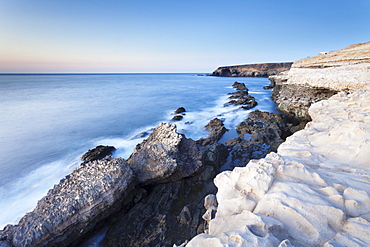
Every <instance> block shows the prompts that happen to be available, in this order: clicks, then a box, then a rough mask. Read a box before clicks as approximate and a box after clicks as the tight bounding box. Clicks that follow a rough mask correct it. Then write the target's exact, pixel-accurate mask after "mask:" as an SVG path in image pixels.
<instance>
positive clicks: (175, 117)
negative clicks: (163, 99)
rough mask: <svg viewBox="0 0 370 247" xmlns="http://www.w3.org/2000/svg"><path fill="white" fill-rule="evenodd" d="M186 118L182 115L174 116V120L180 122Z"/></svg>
mask: <svg viewBox="0 0 370 247" xmlns="http://www.w3.org/2000/svg"><path fill="white" fill-rule="evenodd" d="M183 118H184V117H183V116H181V115H176V116H174V117H173V118H172V120H174V121H180V120H181V119H183Z"/></svg>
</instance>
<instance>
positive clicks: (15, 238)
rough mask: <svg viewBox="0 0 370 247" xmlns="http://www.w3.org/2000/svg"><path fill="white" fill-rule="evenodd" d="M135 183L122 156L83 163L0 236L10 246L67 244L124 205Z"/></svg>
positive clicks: (0, 233)
mask: <svg viewBox="0 0 370 247" xmlns="http://www.w3.org/2000/svg"><path fill="white" fill-rule="evenodd" d="M134 186H135V181H134V174H133V172H132V170H131V169H130V167H129V166H128V164H127V162H126V161H125V160H123V159H115V158H113V157H110V156H108V157H107V158H105V159H102V160H96V161H92V162H88V163H84V164H82V165H81V166H80V167H79V168H77V169H76V170H74V171H73V172H72V173H71V174H70V175H68V176H67V177H66V178H65V179H63V180H61V181H60V183H59V184H58V185H55V186H54V188H53V189H51V190H49V192H48V193H47V195H46V196H45V197H43V198H42V199H41V200H40V201H39V202H38V203H37V206H36V208H35V209H34V210H33V211H32V212H30V213H27V214H26V215H25V216H24V217H23V218H22V219H21V220H20V221H19V223H18V225H15V226H12V227H9V228H7V229H5V231H3V232H1V231H0V236H1V237H0V238H1V240H2V239H4V235H6V241H7V242H8V243H11V245H12V246H68V245H70V244H72V243H73V242H74V241H76V240H77V239H78V238H79V237H80V236H81V235H83V234H85V233H86V232H88V231H90V230H91V229H92V228H93V227H94V226H95V225H96V224H97V223H98V222H99V221H100V220H102V219H104V218H106V217H107V216H108V215H110V214H111V213H113V212H116V211H118V210H119V209H120V208H121V207H123V205H124V204H125V203H127V202H128V201H129V200H127V201H123V198H128V194H129V192H130V191H131V190H132V188H133V187H134ZM0 243H1V241H0Z"/></svg>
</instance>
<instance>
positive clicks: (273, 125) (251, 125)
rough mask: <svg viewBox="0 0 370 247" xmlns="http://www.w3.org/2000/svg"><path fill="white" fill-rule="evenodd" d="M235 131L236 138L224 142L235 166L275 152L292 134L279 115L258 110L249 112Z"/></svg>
mask: <svg viewBox="0 0 370 247" xmlns="http://www.w3.org/2000/svg"><path fill="white" fill-rule="evenodd" d="M236 131H237V133H238V137H237V138H234V139H232V140H229V141H227V142H226V146H227V147H228V148H229V149H230V150H231V155H232V160H233V162H234V165H235V166H239V165H243V164H245V163H246V162H248V161H249V160H251V159H258V158H263V157H264V156H265V155H266V154H267V153H269V152H272V151H276V150H277V148H278V146H279V145H280V144H281V143H282V142H283V141H284V140H285V138H286V137H287V136H289V135H291V134H292V133H291V132H290V130H289V128H288V125H287V123H286V120H285V119H284V117H283V116H282V115H281V114H274V113H270V112H261V111H259V110H256V111H253V112H251V113H250V114H249V117H248V118H247V119H246V120H244V121H243V122H241V123H240V124H239V125H238V126H237V128H236Z"/></svg>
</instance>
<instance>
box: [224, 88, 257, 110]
mask: <svg viewBox="0 0 370 247" xmlns="http://www.w3.org/2000/svg"><path fill="white" fill-rule="evenodd" d="M233 88H235V89H236V91H235V92H232V93H229V95H230V96H229V99H230V101H229V102H228V103H227V104H225V106H228V105H240V108H242V109H245V110H249V109H251V108H253V107H255V106H256V105H257V101H256V99H255V98H254V97H253V96H251V95H249V93H248V88H247V87H246V86H245V84H244V83H240V82H237V81H236V82H234V84H233Z"/></svg>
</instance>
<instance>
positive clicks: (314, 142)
mask: <svg viewBox="0 0 370 247" xmlns="http://www.w3.org/2000/svg"><path fill="white" fill-rule="evenodd" d="M369 65H370V42H368V43H364V44H356V45H351V46H349V47H346V48H344V49H342V50H340V51H333V52H328V53H324V54H319V56H317V57H313V58H308V59H304V60H301V61H297V62H295V63H294V64H293V66H292V69H291V70H290V71H289V72H287V73H285V74H283V75H277V76H273V77H272V78H271V79H270V80H271V82H272V86H274V87H275V89H274V97H275V99H276V100H277V101H278V104H279V109H281V110H283V111H285V112H286V113H288V114H289V115H290V116H291V117H292V118H296V119H306V120H312V121H311V122H309V123H308V124H307V125H306V126H305V128H304V129H303V130H301V131H298V132H296V133H294V134H293V135H292V136H291V137H288V138H287V139H286V141H285V142H284V143H282V144H281V145H280V146H279V147H278V148H277V152H271V153H270V154H268V155H267V156H266V157H265V158H263V159H259V160H251V161H249V163H248V164H246V166H245V167H236V168H234V170H233V171H226V172H223V173H221V174H219V175H217V177H216V179H215V180H214V182H215V185H216V186H217V188H218V192H217V194H216V201H217V205H214V206H213V208H212V210H213V212H214V217H213V218H212V219H211V220H209V228H208V230H207V232H206V233H204V234H200V235H198V236H196V237H195V238H193V239H192V240H191V241H190V242H189V243H187V245H186V246H188V247H191V246H281V247H282V246H367V245H368V243H369V242H370V237H369V236H370V194H369V192H370V182H369V172H370V166H369V160H370V81H369V80H370V74H369V72H370V67H369ZM306 90H309V91H308V92H306ZM332 95H333V96H332ZM302 106H304V107H302Z"/></svg>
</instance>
